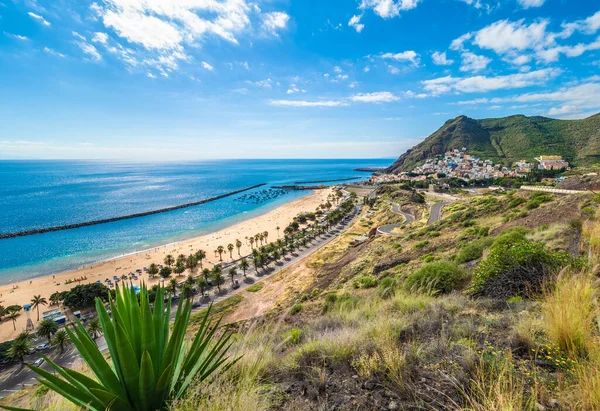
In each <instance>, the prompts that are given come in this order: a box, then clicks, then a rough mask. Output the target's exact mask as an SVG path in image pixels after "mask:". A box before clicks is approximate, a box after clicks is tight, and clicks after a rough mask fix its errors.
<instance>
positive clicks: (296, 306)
mask: <svg viewBox="0 0 600 411" xmlns="http://www.w3.org/2000/svg"><path fill="white" fill-rule="evenodd" d="M300 311H302V304H300V303H296V304H294V305H293V306H292V309H291V310H290V315H296V314H298V313H299V312H300Z"/></svg>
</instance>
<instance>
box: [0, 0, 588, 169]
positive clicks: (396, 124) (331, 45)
mask: <svg viewBox="0 0 600 411" xmlns="http://www.w3.org/2000/svg"><path fill="white" fill-rule="evenodd" d="M598 111H600V5H598V3H597V2H595V1H589V0H571V1H567V0H502V1H497V0H496V1H491V0H329V1H314V0H310V1H308V0H304V1H298V0H287V1H286V0H282V1H278V0H265V1H254V2H253V1H251V0H220V1H216V0H171V1H167V0H105V1H102V0H98V1H96V2H86V1H77V2H73V1H67V0H53V1H42V0H39V1H36V0H24V1H22V0H0V158H109V159H131V160H194V159H205V158H210V159H212V158H294V157H303V158H307V157H314V158H334V157H355V158H356V157H371V158H372V157H396V156H397V155H399V154H401V153H402V152H403V151H404V150H406V149H407V148H409V147H411V146H412V145H414V144H416V143H418V142H419V141H421V140H422V139H423V138H424V137H426V136H427V135H429V134H430V133H432V132H433V131H435V130H436V129H437V128H438V127H439V126H441V125H442V124H443V122H444V121H446V120H447V119H448V118H452V117H455V116H458V115H461V114H465V115H468V116H471V117H474V118H486V117H501V116H505V115H510V114H517V113H520V114H526V115H544V116H550V117H557V118H584V117H586V116H588V115H590V114H594V113H596V112H598Z"/></svg>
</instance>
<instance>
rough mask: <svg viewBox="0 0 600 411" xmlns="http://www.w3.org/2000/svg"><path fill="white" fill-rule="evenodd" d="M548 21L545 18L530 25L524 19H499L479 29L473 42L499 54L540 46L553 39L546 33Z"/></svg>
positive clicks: (549, 42)
mask: <svg viewBox="0 0 600 411" xmlns="http://www.w3.org/2000/svg"><path fill="white" fill-rule="evenodd" d="M548 23H549V21H548V20H545V19H544V20H540V21H538V22H535V23H531V24H529V25H526V24H525V23H524V20H519V21H515V22H511V21H509V20H501V21H497V22H495V23H493V24H491V25H489V26H487V27H484V28H483V29H481V30H479V31H478V32H477V33H476V34H475V38H474V40H473V43H474V44H476V45H477V46H479V47H480V48H482V49H489V50H493V51H495V52H496V53H498V54H503V53H507V52H509V51H523V50H527V49H534V48H539V47H542V46H546V45H548V44H551V43H552V41H553V40H552V39H551V38H549V37H548V36H547V33H546V28H547V27H548Z"/></svg>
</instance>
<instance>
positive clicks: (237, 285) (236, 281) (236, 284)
mask: <svg viewBox="0 0 600 411" xmlns="http://www.w3.org/2000/svg"><path fill="white" fill-rule="evenodd" d="M232 287H233V288H234V289H235V288H240V283H239V282H238V280H235V281H234V282H233V285H232Z"/></svg>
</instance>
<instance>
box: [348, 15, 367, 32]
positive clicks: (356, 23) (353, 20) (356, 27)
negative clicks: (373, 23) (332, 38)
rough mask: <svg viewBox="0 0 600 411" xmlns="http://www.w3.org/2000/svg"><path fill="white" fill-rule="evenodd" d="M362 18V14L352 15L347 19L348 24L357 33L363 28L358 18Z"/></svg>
mask: <svg viewBox="0 0 600 411" xmlns="http://www.w3.org/2000/svg"><path fill="white" fill-rule="evenodd" d="M361 19H362V14H360V15H354V16H352V17H351V18H350V20H349V21H348V26H350V27H352V28H354V30H356V32H357V33H360V32H361V31H363V29H364V28H365V25H364V24H361V22H360V20H361Z"/></svg>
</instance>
